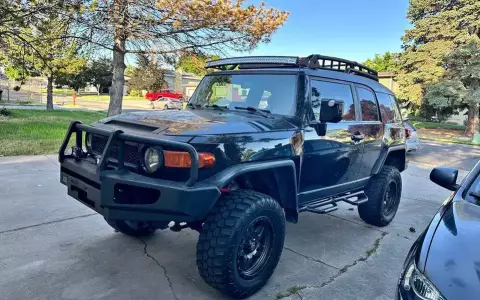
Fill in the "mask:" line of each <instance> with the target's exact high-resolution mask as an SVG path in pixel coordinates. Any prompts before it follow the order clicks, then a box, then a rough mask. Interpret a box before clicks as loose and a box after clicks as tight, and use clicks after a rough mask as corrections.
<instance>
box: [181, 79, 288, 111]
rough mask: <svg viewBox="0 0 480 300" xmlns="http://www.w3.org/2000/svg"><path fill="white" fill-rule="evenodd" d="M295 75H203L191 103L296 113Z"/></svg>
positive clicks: (215, 106) (241, 109) (200, 105)
mask: <svg viewBox="0 0 480 300" xmlns="http://www.w3.org/2000/svg"><path fill="white" fill-rule="evenodd" d="M295 86H296V75H273V74H238V75H237V74H236V75H220V74H219V75H215V74H212V75H208V76H205V78H203V80H202V82H201V83H200V85H199V86H198V87H197V89H196V91H195V93H194V95H193V96H192V98H191V99H190V101H189V104H190V105H189V106H194V107H213V108H219V107H221V108H224V109H231V110H239V111H250V112H255V111H257V112H263V113H272V114H279V115H287V116H293V115H294V114H295V98H296V94H295Z"/></svg>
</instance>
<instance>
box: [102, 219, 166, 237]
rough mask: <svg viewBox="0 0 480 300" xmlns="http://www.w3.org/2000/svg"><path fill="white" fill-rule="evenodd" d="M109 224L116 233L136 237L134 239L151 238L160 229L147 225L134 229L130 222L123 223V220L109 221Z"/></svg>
mask: <svg viewBox="0 0 480 300" xmlns="http://www.w3.org/2000/svg"><path fill="white" fill-rule="evenodd" d="M107 223H108V225H110V226H111V227H112V228H113V229H115V230H116V231H119V232H121V233H123V234H126V235H129V236H134V237H139V236H149V235H152V234H154V233H155V231H156V230H157V229H159V227H158V226H153V225H147V224H145V225H143V226H139V227H132V226H131V225H130V224H129V222H128V221H123V220H110V221H108V220H107ZM167 226H168V223H167Z"/></svg>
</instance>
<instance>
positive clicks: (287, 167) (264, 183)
mask: <svg viewBox="0 0 480 300" xmlns="http://www.w3.org/2000/svg"><path fill="white" fill-rule="evenodd" d="M296 174H297V173H296V168H295V163H294V162H293V161H292V160H290V159H283V160H275V161H261V162H249V163H242V164H238V165H235V166H232V167H230V168H228V169H226V170H224V171H222V172H220V173H217V174H216V175H214V176H212V177H211V178H210V179H209V181H213V182H214V183H215V184H216V185H217V187H218V188H219V189H220V188H223V187H225V186H226V185H228V184H229V183H231V182H236V183H237V184H239V185H240V187H241V188H245V189H252V190H255V191H257V192H260V193H263V194H266V195H269V196H270V197H272V198H273V199H275V200H276V201H278V202H279V203H280V205H281V207H282V208H283V209H284V211H285V218H286V220H287V221H288V222H292V223H296V222H297V221H298V194H297V191H298V190H297V186H298V185H297V175H296Z"/></svg>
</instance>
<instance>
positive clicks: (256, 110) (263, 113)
mask: <svg viewBox="0 0 480 300" xmlns="http://www.w3.org/2000/svg"><path fill="white" fill-rule="evenodd" d="M235 109H241V110H248V111H251V112H254V113H257V114H259V115H261V116H264V117H265V118H268V114H269V113H271V112H270V111H269V110H268V109H260V108H255V107H253V106H235Z"/></svg>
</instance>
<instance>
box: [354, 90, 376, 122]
mask: <svg viewBox="0 0 480 300" xmlns="http://www.w3.org/2000/svg"><path fill="white" fill-rule="evenodd" d="M357 92H358V98H359V99H360V107H361V109H362V120H363V121H379V120H380V118H379V115H378V107H377V101H375V95H374V94H373V92H372V91H370V90H368V89H366V88H362V87H357Z"/></svg>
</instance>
